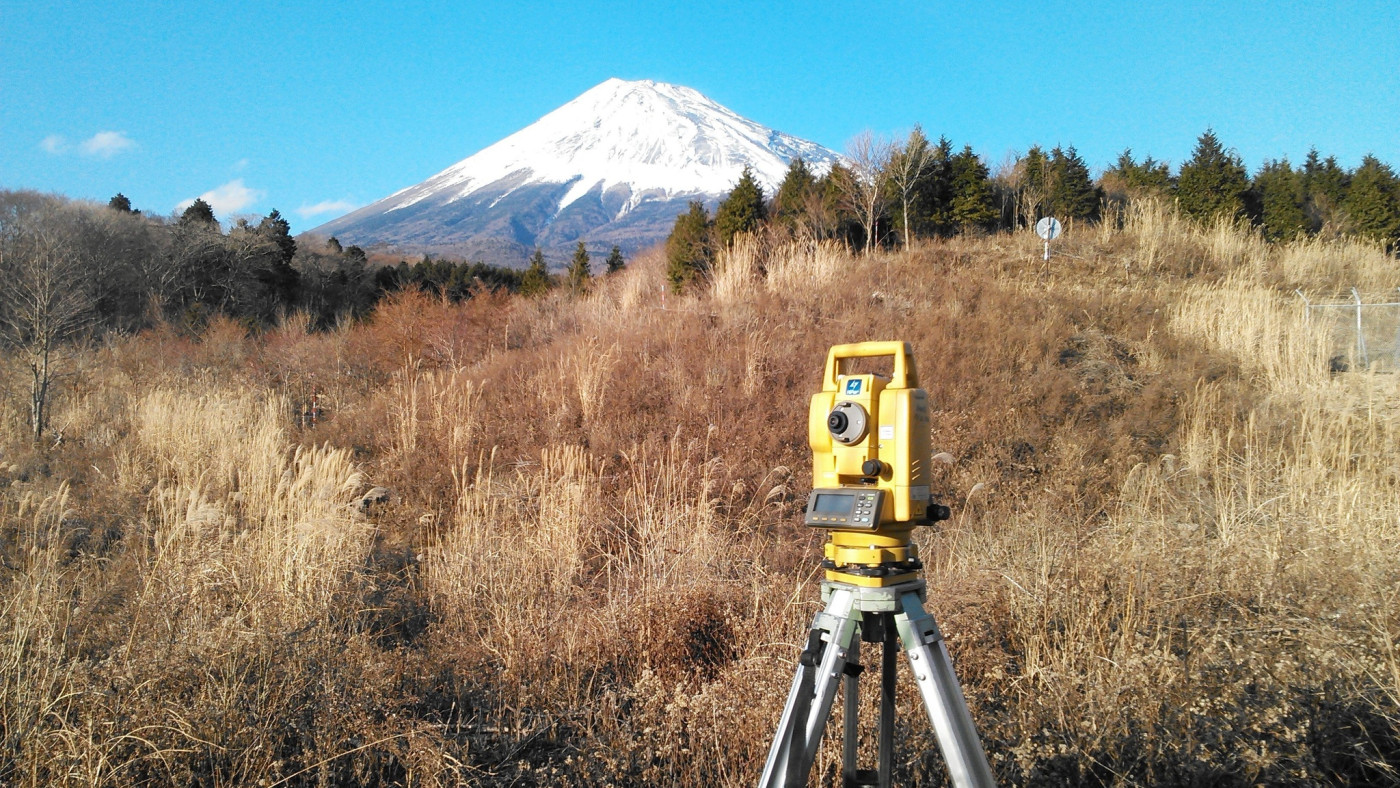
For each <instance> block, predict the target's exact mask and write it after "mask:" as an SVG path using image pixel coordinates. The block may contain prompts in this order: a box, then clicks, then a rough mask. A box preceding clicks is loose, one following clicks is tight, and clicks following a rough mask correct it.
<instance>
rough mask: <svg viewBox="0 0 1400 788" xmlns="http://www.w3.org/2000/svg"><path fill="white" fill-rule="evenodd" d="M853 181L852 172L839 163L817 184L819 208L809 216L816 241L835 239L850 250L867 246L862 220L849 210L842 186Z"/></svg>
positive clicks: (832, 166) (833, 165)
mask: <svg viewBox="0 0 1400 788" xmlns="http://www.w3.org/2000/svg"><path fill="white" fill-rule="evenodd" d="M854 177H855V175H853V174H852V173H851V171H850V169H848V168H847V167H846V166H845V165H844V164H841V163H840V162H836V163H834V164H832V165H831V169H829V170H827V172H826V174H825V175H823V176H822V177H821V178H820V179H819V180H818V181H817V185H816V189H815V191H816V192H817V200H816V202H817V205H818V206H819V207H818V208H817V209H815V210H813V211H811V212H809V216H810V217H811V220H812V226H813V234H814V235H815V236H816V237H818V238H835V239H837V240H839V241H841V242H842V243H844V244H846V245H847V246H851V247H854V246H856V245H858V244H860V243H862V242H864V240H865V235H864V232H863V230H862V229H861V224H860V220H859V219H858V218H857V217H856V215H855V212H853V211H852V210H850V208H849V207H847V205H846V200H845V199H844V196H843V194H842V190H841V183H842V182H843V181H845V180H846V179H847V178H854Z"/></svg>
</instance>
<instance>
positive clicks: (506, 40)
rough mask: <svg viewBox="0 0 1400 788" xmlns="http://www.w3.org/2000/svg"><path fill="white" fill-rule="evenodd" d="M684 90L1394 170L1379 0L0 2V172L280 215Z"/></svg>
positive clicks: (1386, 33) (980, 134)
mask: <svg viewBox="0 0 1400 788" xmlns="http://www.w3.org/2000/svg"><path fill="white" fill-rule="evenodd" d="M613 76H616V77H621V78H623V79H656V80H660V81H665V82H675V83H679V84H683V85H687V86H690V87H693V88H695V89H697V90H699V91H700V92H702V93H704V94H706V95H708V96H710V97H711V98H713V99H715V100H716V101H718V102H720V103H721V104H724V105H726V106H728V107H730V108H731V109H733V110H734V111H736V112H738V113H739V114H741V115H744V116H746V117H749V118H752V119H753V120H756V121H758V122H760V123H763V124H765V125H768V126H771V127H774V128H777V129H780V130H782V131H785V132H788V133H790V134H795V135H797V136H799V137H804V138H807V139H810V140H814V141H816V142H819V143H822V144H824V145H827V146H828V147H832V148H835V149H838V150H839V149H841V148H843V147H844V145H845V144H846V142H847V140H849V139H850V138H851V137H852V136H854V135H855V134H857V133H859V132H860V131H862V130H865V129H870V130H873V131H875V132H877V133H883V134H890V135H893V134H903V133H905V132H907V131H908V129H909V128H911V127H912V126H913V125H914V124H916V123H917V124H921V125H922V126H923V128H924V130H925V131H926V132H928V133H929V135H930V136H933V137H937V136H938V135H940V134H946V135H947V136H948V137H949V138H950V139H952V140H953V142H954V143H955V144H957V145H958V146H961V145H962V144H964V143H970V144H971V145H972V146H973V147H974V148H975V149H976V150H977V151H978V152H979V153H981V154H982V155H983V156H984V157H985V158H986V159H987V160H988V163H989V164H990V165H991V166H993V167H995V166H997V165H998V164H999V163H1000V162H1002V161H1003V160H1005V159H1007V158H1008V157H1009V156H1010V155H1011V154H1012V153H1013V152H1024V151H1025V150H1026V148H1027V147H1029V146H1030V145H1032V144H1035V143H1039V144H1042V145H1045V146H1053V145H1056V144H1062V145H1074V146H1076V147H1077V148H1078V149H1079V151H1080V153H1081V155H1083V156H1084V158H1085V159H1086V160H1087V161H1088V162H1089V164H1090V166H1091V167H1092V168H1094V169H1095V170H1096V171H1097V170H1099V169H1101V168H1103V167H1104V166H1106V165H1108V164H1110V163H1111V162H1112V161H1113V160H1114V159H1115V158H1116V156H1117V154H1118V152H1120V151H1121V150H1122V149H1123V148H1125V147H1131V148H1132V149H1133V151H1134V153H1136V154H1137V155H1138V156H1139V157H1141V156H1142V155H1145V154H1150V155H1152V156H1154V157H1156V158H1158V159H1165V160H1168V161H1171V162H1173V163H1174V164H1175V163H1179V162H1180V161H1182V160H1183V159H1185V158H1186V157H1187V156H1189V154H1190V150H1191V148H1192V146H1193V145H1194V143H1195V139H1196V137H1197V136H1198V135H1199V134H1200V133H1201V132H1202V131H1203V130H1205V129H1206V128H1207V127H1213V128H1214V129H1215V131H1216V133H1217V135H1218V136H1219V137H1220V138H1221V140H1222V141H1223V142H1224V143H1225V144H1226V145H1227V146H1230V147H1233V148H1235V149H1236V150H1237V151H1238V152H1239V154H1240V155H1241V156H1242V157H1243V158H1244V160H1245V163H1246V165H1248V166H1249V168H1250V169H1251V171H1252V170H1254V169H1256V168H1258V166H1259V165H1260V164H1261V163H1262V162H1263V160H1264V159H1266V158H1278V157H1282V156H1287V157H1289V158H1290V159H1291V160H1293V161H1295V162H1297V161H1300V160H1301V159H1302V158H1303V156H1304V155H1306V153H1307V151H1308V148H1309V147H1312V146H1316V147H1317V148H1318V149H1319V150H1320V151H1321V152H1323V153H1324V154H1334V155H1336V156H1337V157H1338V159H1339V160H1340V161H1341V162H1342V164H1343V165H1345V166H1347V167H1352V166H1355V165H1356V164H1357V163H1358V162H1359V161H1360V159H1361V156H1362V155H1364V154H1366V153H1368V152H1369V153H1374V154H1375V155H1376V156H1378V157H1380V158H1381V159H1382V160H1384V161H1387V162H1389V163H1391V164H1392V165H1395V166H1400V3H1397V2H1396V0H1376V1H1373V2H1353V3H1323V2H1308V3H1262V2H1248V3H1198V2H1158V3H1139V2H1133V3H1123V4H1106V3H1087V2H1040V3H996V2H979V3H965V2H964V3H952V2H918V3H868V4H861V3H851V2H845V3H822V2H808V3H787V2H768V3H758V2H752V0H750V1H749V2H721V1H717V0H707V1H706V2H699V3H686V4H675V5H674V6H672V5H671V4H654V5H652V6H650V7H649V6H648V4H639V3H635V2H618V3H610V2H603V3H582V2H516V3H502V4H499V5H497V4H476V3H418V2H411V1H410V0H404V1H402V2H393V3H390V2H385V3H368V2H366V3H357V2H345V3H340V4H330V3H301V2H292V1H290V0H284V1H283V2H272V3H269V2H258V1H256V0H254V1H253V2H242V3H236V4H235V3H217V4H215V3H209V4H205V3H200V2H191V1H190V0H183V1H182V2H144V3H128V2H120V1H112V2H33V3H25V2H14V1H13V0H0V188H10V189H15V188H30V189H38V190H41V191H49V192H58V193H61V194H66V195H69V196H72V197H78V198H86V199H95V200H101V201H104V202H105V201H106V200H107V199H108V198H109V197H111V196H112V195H113V194H115V193H117V192H123V193H124V194H126V195H127V196H128V197H129V198H131V200H132V202H133V204H134V205H135V206H136V207H137V208H141V209H143V210H146V211H148V212H154V213H166V212H170V211H172V210H174V209H175V207H176V206H177V205H178V204H180V203H181V202H182V201H186V200H189V199H192V198H194V197H196V196H199V195H204V194H210V195H213V196H214V198H215V200H214V201H215V202H216V207H220V208H221V209H222V214H223V216H225V217H227V216H228V215H231V214H240V213H246V214H253V213H257V214H264V213H266V212H268V211H269V210H271V209H273V208H277V209H279V210H280V211H281V212H282V213H283V214H284V215H285V216H287V218H288V219H289V220H290V221H291V222H292V226H293V230H294V231H298V232H299V231H302V230H307V229H310V228H311V227H314V226H316V225H318V224H320V223H322V222H324V221H328V220H330V219H332V218H334V217H335V216H337V215H339V214H340V213H343V212H345V211H346V210H348V209H349V208H351V207H354V206H358V205H363V204H366V203H369V202H372V201H374V200H376V199H378V198H380V197H383V196H385V195H387V194H389V193H391V192H393V191H396V190H398V189H400V188H403V187H405V186H408V185H411V184H414V183H417V182H418V181H421V180H423V179H424V178H426V177H428V176H430V175H432V174H434V173H436V172H438V171H439V170H442V169H444V168H446V167H447V166H449V165H451V164H453V163H455V162H457V161H459V160H461V159H463V158H466V157H467V156H469V155H471V154H472V153H475V152H476V151H478V150H480V149H481V148H483V147H485V146H487V145H489V144H491V143H492V142H495V141H496V140H498V139H500V138H502V137H504V136H506V135H507V134H510V133H512V132H514V131H516V130H518V129H520V128H522V127H524V126H526V125H528V124H530V123H532V122H533V121H535V120H537V119H538V118H539V117H540V116H542V115H544V114H545V113H546V112H549V111H550V110H552V109H554V108H555V107H557V106H559V105H560V104H563V103H564V102H566V101H568V100H570V99H572V98H574V97H575V96H577V95H578V94H580V93H582V92H583V91H585V90H587V89H588V88H590V87H592V86H593V85H596V84H597V83H599V82H602V81H603V80H605V79H607V78H609V77H613Z"/></svg>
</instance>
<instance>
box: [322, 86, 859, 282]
mask: <svg viewBox="0 0 1400 788" xmlns="http://www.w3.org/2000/svg"><path fill="white" fill-rule="evenodd" d="M799 156H800V157H802V158H803V159H804V160H805V161H806V162H807V163H808V164H809V165H810V166H811V167H812V168H813V169H814V170H816V171H818V172H821V171H824V170H825V169H826V168H827V167H829V166H830V165H831V163H832V162H834V161H836V160H837V158H838V157H837V154H835V153H834V152H832V151H830V150H828V149H826V148H824V147H822V146H820V145H817V144H816V143H812V142H807V141H806V140H801V139H798V138H796V137H793V136H790V135H787V134H783V133H781V132H778V131H774V130H772V129H770V128H767V127H766V126H762V125H760V124H758V123H755V122H753V121H751V120H747V119H745V118H743V117H740V116H739V115H737V114H735V113H734V112H733V111H731V110H729V109H727V108H725V107H723V106H721V105H719V104H717V103H715V102H714V101H711V100H710V99H708V98H706V97H705V96H703V95H701V94H700V93H698V92H696V91H694V90H691V89H690V88H687V87H681V86H679V85H668V84H665V83H662V82H652V81H650V80H643V81H638V82H626V81H623V80H620V79H609V80H608V81H606V82H604V83H602V84H601V85H598V86H597V87H595V88H593V89H591V90H589V91H587V92H586V93H584V94H583V95H581V96H579V97H578V98H576V99H574V100H573V101H570V102H569V103H567V104H565V105H564V106H562V107H560V108H558V109H556V110H554V111H553V112H551V113H549V114H548V115H545V116H544V117H543V118H540V119H539V120H538V121H536V122H535V123H533V124H531V125H530V126H527V127H525V128H524V129H521V130H520V131H518V132H516V133H514V134H512V135H510V136H509V137H506V138H505V139H503V140H501V141H500V142H497V143H496V144H494V145H491V146H490V147H488V148H486V149H485V150H482V151H481V152H479V153H477V154H476V155H474V156H472V157H470V158H468V159H465V160H463V161H460V162H458V163H457V164H454V165H452V166H451V167H448V168H447V169H445V170H443V171H442V172H440V173H438V174H437V175H434V176H433V177H431V178H429V179H427V180H426V181H423V182H422V183H420V184H417V185H415V186H410V187H408V188H407V189H403V190H401V191H398V192H396V193H394V194H392V195H390V196H388V197H385V198H384V199H382V200H379V201H378V202H375V203H373V204H371V205H368V206H365V207H364V208H361V209H359V210H357V211H354V212H353V213H350V214H348V215H346V216H343V217H341V218H339V219H336V220H334V221H331V222H328V223H326V224H324V225H321V226H320V227H317V228H316V229H314V230H312V231H311V232H312V233H314V234H317V235H322V236H331V235H334V236H336V237H337V238H338V239H339V240H340V241H341V242H343V243H346V244H358V245H360V246H365V247H369V246H374V245H383V246H389V247H393V248H395V249H398V250H401V251H405V252H422V251H430V252H435V253H440V254H452V255H460V256H465V257H469V258H471V259H481V260H486V261H488V262H496V263H508V264H514V263H521V262H523V261H524V260H525V259H526V257H527V256H528V255H529V254H530V253H531V252H532V251H533V250H534V248H535V247H537V246H538V247H541V248H543V249H545V252H546V256H547V257H549V258H550V259H551V261H552V262H557V263H562V262H563V260H564V259H565V257H566V256H567V254H568V253H571V252H572V249H573V246H574V244H576V243H577V242H578V241H579V240H580V239H582V240H583V241H584V242H585V244H586V245H587V246H588V248H589V249H590V251H592V250H595V249H596V250H599V251H603V252H606V250H607V249H608V248H611V246H612V245H614V244H617V245H620V246H621V247H622V248H623V250H624V251H626V252H631V251H635V250H637V249H639V248H642V247H645V246H649V245H651V244H653V243H655V242H657V241H659V240H662V239H664V238H665V237H666V235H667V234H668V233H669V232H670V230H671V225H672V224H673V223H674V221H675V217H676V214H678V213H680V212H682V211H684V210H685V209H686V204H687V203H688V202H689V201H691V200H697V199H698V200H702V201H704V202H706V203H708V204H709V205H710V207H711V208H713V207H714V204H715V203H716V202H717V201H718V200H719V199H720V198H721V197H722V196H723V195H724V194H726V193H728V191H729V190H730V189H731V188H733V186H734V184H735V182H737V181H738V179H739V175H740V173H741V172H742V171H743V168H744V167H745V166H748V167H750V168H751V169H752V170H753V173H754V175H755V177H757V178H758V180H759V181H760V182H761V183H762V184H763V186H764V189H765V191H767V193H769V194H772V192H773V190H774V189H776V188H777V186H778V184H779V183H780V182H781V181H782V178H783V175H784V173H785V172H786V171H787V167H788V164H789V163H790V162H791V161H792V159H794V158H796V157H799Z"/></svg>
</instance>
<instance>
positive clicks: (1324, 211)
mask: <svg viewBox="0 0 1400 788" xmlns="http://www.w3.org/2000/svg"><path fill="white" fill-rule="evenodd" d="M1144 199H1158V200H1163V201H1166V202H1168V203H1172V204H1174V205H1175V206H1176V208H1177V210H1179V211H1180V212H1181V213H1182V214H1183V215H1185V216H1187V217H1189V218H1191V219H1193V220H1195V221H1199V222H1202V223H1210V222H1215V221H1220V220H1222V219H1223V220H1226V221H1235V222H1247V223H1249V224H1251V225H1253V226H1254V227H1256V228H1258V230H1259V231H1260V232H1261V233H1262V235H1263V236H1264V237H1265V238H1266V239H1268V240H1271V241H1288V240H1292V239H1294V238H1297V237H1299V236H1300V235H1315V234H1319V233H1326V234H1331V235H1339V236H1340V235H1351V236H1356V237H1361V238H1366V239H1369V240H1371V241H1374V242H1377V243H1379V244H1381V245H1382V246H1384V247H1385V248H1386V249H1387V250H1388V251H1391V252H1395V251H1397V250H1400V179H1397V177H1396V174H1395V172H1394V170H1393V169H1392V168H1391V167H1390V166H1389V165H1388V164H1386V163H1384V162H1382V161H1380V160H1379V159H1377V158H1376V157H1374V156H1370V155H1368V156H1365V157H1363V158H1362V160H1361V164H1360V165H1359V166H1358V167H1356V168H1355V169H1352V170H1346V169H1344V168H1343V167H1341V166H1340V165H1339V164H1338V163H1337V160H1336V158H1335V157H1332V156H1328V157H1327V158H1325V159H1324V158H1322V157H1321V155H1320V154H1319V153H1318V152H1317V151H1316V150H1315V149H1314V150H1312V151H1310V152H1309V153H1308V156H1307V158H1306V160H1305V161H1304V162H1303V164H1302V165H1301V166H1296V167H1295V166H1294V165H1293V164H1291V163H1290V162H1289V161H1288V159H1286V158H1284V159H1278V160H1269V161H1265V162H1264V164H1263V165H1262V166H1261V167H1260V168H1259V170H1258V171H1257V172H1256V173H1255V174H1254V176H1253V177H1250V175H1249V173H1248V171H1247V170H1246V169H1245V166H1244V163H1243V162H1242V160H1241V159H1240V157H1239V155H1238V154H1237V153H1235V152H1234V151H1233V150H1230V149H1227V148H1226V147H1225V146H1224V145H1223V144H1222V143H1221V142H1220V140H1219V138H1218V137H1217V136H1216V135H1215V133H1214V132H1213V131H1212V130H1209V129H1207V130H1206V131H1205V132H1204V133H1203V134H1201V136H1200V137H1199V138H1198V139H1197V140H1196V146H1195V148H1194V150H1193V151H1192V153H1191V157H1190V158H1189V159H1188V160H1187V161H1185V162H1183V163H1182V164H1181V166H1180V167H1179V168H1177V170H1176V171H1175V172H1173V171H1172V168H1171V166H1170V165H1169V164H1167V163H1166V162H1160V161H1155V160H1153V158H1152V157H1151V156H1148V157H1146V158H1144V159H1143V160H1142V161H1138V160H1136V158H1135V157H1134V156H1133V153H1132V150H1131V149H1128V150H1124V151H1123V153H1122V154H1121V155H1120V156H1119V157H1118V159H1117V161H1116V162H1114V164H1113V165H1112V166H1110V167H1109V168H1107V169H1106V170H1105V171H1104V172H1103V173H1102V174H1101V175H1100V176H1099V177H1098V178H1097V179H1095V178H1093V177H1092V176H1091V174H1090V172H1089V167H1088V165H1087V164H1086V163H1085V162H1084V159H1083V158H1082V157H1081V156H1080V155H1079V153H1078V151H1076V150H1075V148H1074V146H1072V145H1071V146H1066V147H1060V146H1055V147H1053V148H1051V149H1050V150H1048V151H1047V150H1045V149H1044V148H1042V147H1040V146H1038V145H1037V146H1033V147H1031V148H1030V150H1028V151H1027V152H1026V153H1025V154H1023V155H1018V156H1016V157H1015V158H1014V159H1013V160H1012V161H1010V162H1008V163H1006V164H1005V165H1003V166H1002V167H1000V168H999V169H998V171H997V172H995V173H993V172H992V171H991V170H990V169H989V168H988V166H987V164H986V162H985V161H984V160H983V158H982V157H981V156H979V155H978V154H977V153H976V152H975V151H974V150H973V149H972V147H971V146H970V145H964V146H963V147H962V148H961V149H955V147H954V145H953V144H952V142H950V141H949V140H948V138H947V137H940V138H939V140H938V141H937V142H931V141H930V140H929V139H928V138H927V137H926V136H925V135H924V133H923V130H922V129H920V128H918V127H915V128H914V130H913V131H912V132H911V133H910V134H909V136H908V138H906V139H904V140H903V141H899V142H892V141H889V140H883V139H881V138H878V137H876V136H874V135H872V134H869V133H865V134H861V135H859V136H857V137H856V138H855V139H854V140H852V141H851V143H850V145H849V146H848V149H847V152H846V156H845V157H844V159H843V160H842V161H840V162H838V163H836V164H833V165H832V166H831V168H830V169H829V170H828V171H827V172H825V173H822V174H820V175H818V174H816V173H815V172H814V171H813V170H812V168H811V167H810V166H809V165H808V164H807V163H806V162H804V161H803V160H802V159H800V158H799V159H794V160H793V161H792V163H791V164H790V165H789V167H788V170H787V173H786V174H785V176H784V178H783V181H782V183H780V184H779V185H778V188H777V190H776V191H775V192H774V193H773V194H772V195H771V196H768V195H765V194H764V193H763V189H762V187H761V185H760V184H759V183H758V182H757V180H756V179H755V178H754V176H753V173H752V171H750V170H749V169H748V168H745V170H744V172H743V173H742V175H741V176H740V178H739V181H738V182H737V183H736V184H735V186H734V188H733V190H732V191H730V193H729V194H728V195H727V196H726V197H725V198H724V199H723V200H722V201H721V202H720V203H719V205H718V207H717V209H716V211H715V214H714V215H713V216H711V215H710V213H709V211H708V210H707V209H706V207H705V205H704V204H703V203H700V202H693V203H691V204H690V206H689V210H688V211H687V212H685V213H682V214H680V215H679V216H677V217H676V222H675V224H674V226H673V227H672V231H671V234H670V237H669V238H668V239H667V242H666V256H667V272H668V277H669V279H670V281H671V284H672V287H673V288H675V289H677V290H681V289H684V288H685V287H686V285H687V284H688V283H690V282H691V281H693V280H695V279H696V278H698V277H702V276H704V275H705V273H706V272H707V271H708V270H709V267H710V265H711V263H712V262H713V259H714V256H715V254H716V252H717V251H718V250H719V249H721V248H724V247H725V246H727V245H728V244H729V243H731V242H732V240H733V238H734V236H735V235H737V234H739V233H753V232H760V231H763V232H768V233H773V234H776V235H777V236H778V237H785V238H803V239H807V240H836V241H840V242H843V243H845V244H847V245H849V246H850V247H852V248H854V249H861V250H865V251H866V252H870V251H874V250H876V249H879V248H888V247H893V246H897V245H903V246H905V247H908V246H910V245H911V244H912V243H913V241H914V239H916V238H931V237H948V236H952V235H955V234H963V233H990V232H1003V231H1010V230H1015V229H1017V228H1021V227H1026V226H1029V225H1032V224H1034V223H1035V222H1036V221H1038V220H1039V219H1040V218H1041V217H1044V216H1055V217H1057V218H1059V219H1061V220H1065V221H1080V222H1095V221H1100V220H1102V219H1103V218H1105V217H1106V216H1112V215H1116V209H1119V208H1121V207H1123V206H1125V205H1127V204H1129V203H1131V202H1133V201H1136V200H1144Z"/></svg>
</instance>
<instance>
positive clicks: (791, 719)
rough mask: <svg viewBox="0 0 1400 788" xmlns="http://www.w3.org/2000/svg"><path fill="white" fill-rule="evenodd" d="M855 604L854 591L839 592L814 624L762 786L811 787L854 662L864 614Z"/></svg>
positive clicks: (832, 595) (789, 694)
mask: <svg viewBox="0 0 1400 788" xmlns="http://www.w3.org/2000/svg"><path fill="white" fill-rule="evenodd" d="M854 603H855V595H854V593H853V592H852V591H850V590H846V589H836V590H835V591H833V592H832V594H831V600H830V601H829V602H828V603H827V606H826V609H825V610H823V611H822V612H820V613H818V614H817V616H816V619H814V620H813V622H812V627H811V633H810V635H809V637H808V647H807V649H806V650H804V651H803V654H802V660H801V665H800V666H799V668H798V671H797V675H796V676H795V677H793V680H792V689H791V690H790V691H789V692H788V699H787V705H785V706H784V707H783V716H782V718H781V719H780V720H779V722H778V732H777V734H776V735H775V736H774V737H773V746H772V747H771V748H770V749H769V751H768V762H767V763H766V764H764V767H763V776H762V777H761V778H760V779H759V782H758V784H759V788H779V787H780V786H782V787H783V788H789V787H791V786H801V785H806V784H807V776H808V774H809V773H810V772H811V770H812V761H813V760H815V759H816V757H817V746H818V745H820V744H821V737H822V732H823V731H824V730H825V728H826V721H827V718H828V716H829V715H830V714H831V706H832V703H833V702H834V701H835V699H836V688H837V686H838V684H839V682H840V679H841V677H842V676H844V675H845V671H846V664H847V663H848V662H850V661H853V660H854V655H852V653H851V645H852V641H853V640H854V639H855V634H856V628H857V625H858V623H859V621H860V615H861V614H860V612H859V611H857V610H855V609H854Z"/></svg>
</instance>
